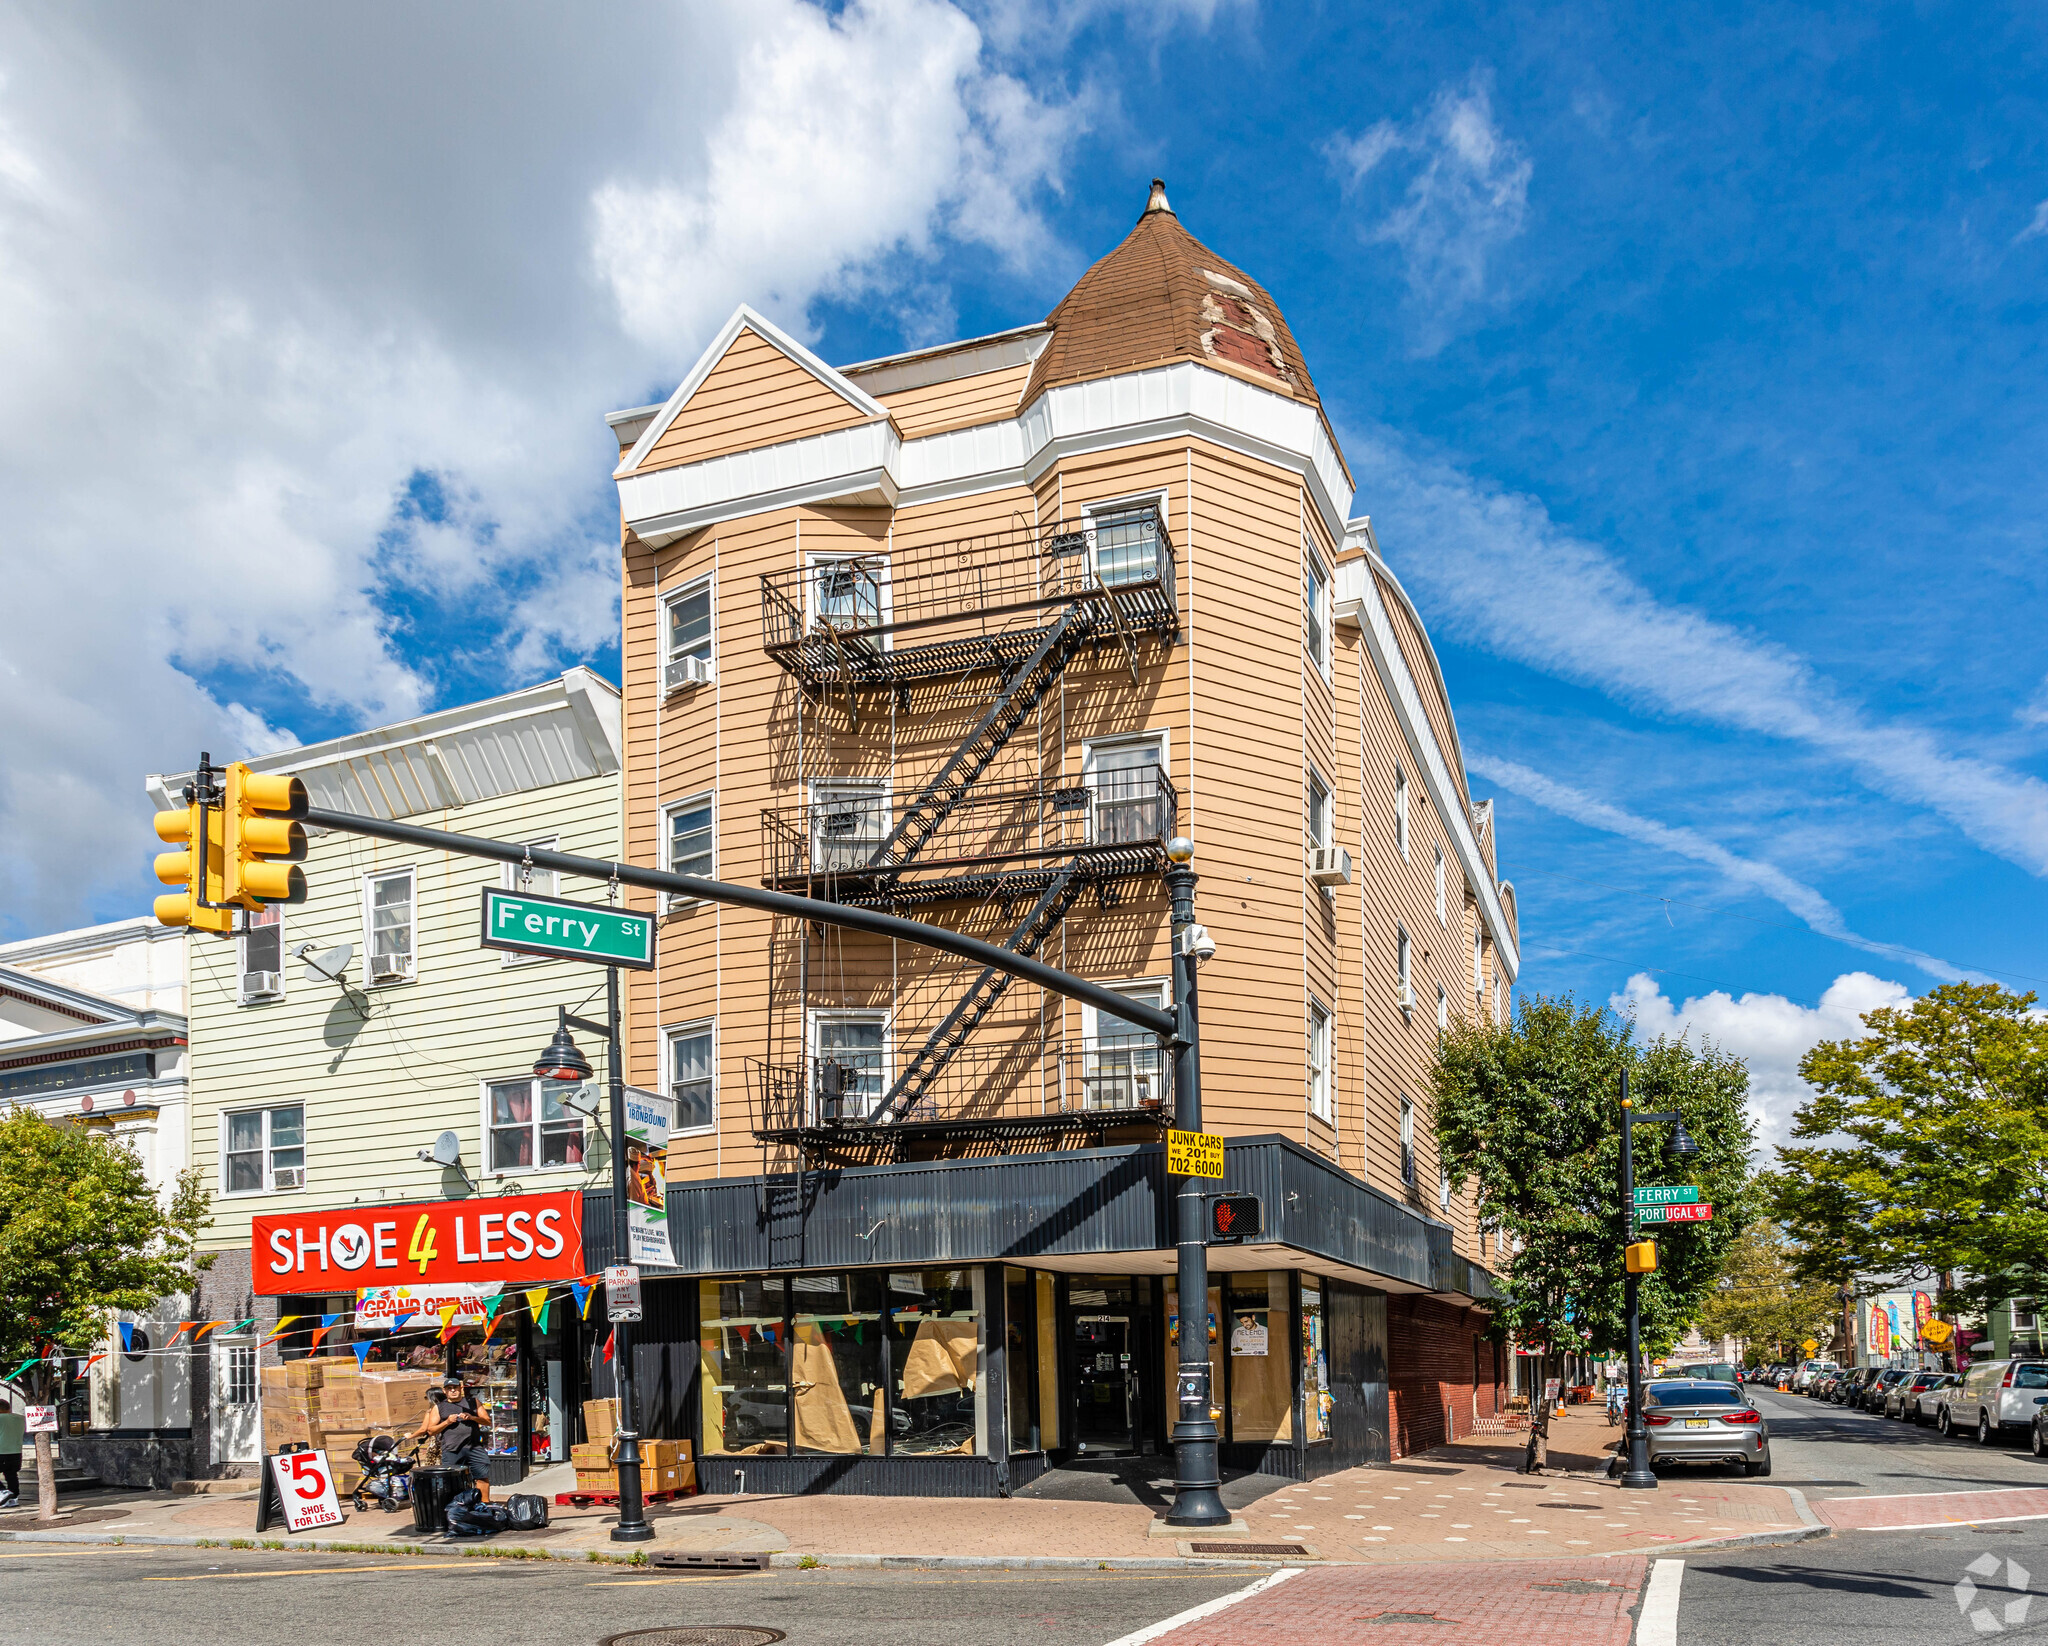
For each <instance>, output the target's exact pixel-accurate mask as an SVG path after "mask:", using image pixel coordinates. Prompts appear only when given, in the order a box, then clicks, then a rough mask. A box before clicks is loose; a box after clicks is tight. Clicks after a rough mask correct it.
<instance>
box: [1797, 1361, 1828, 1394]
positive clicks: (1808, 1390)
mask: <svg viewBox="0 0 2048 1646" xmlns="http://www.w3.org/2000/svg"><path fill="white" fill-rule="evenodd" d="M1834 1369H1835V1363H1834V1362H1833V1361H1832V1360H1802V1361H1800V1363H1799V1369H1798V1370H1797V1371H1796V1372H1794V1373H1793V1374H1792V1389H1793V1392H1794V1393H1795V1394H1802V1395H1810V1394H1812V1393H1813V1385H1814V1384H1815V1382H1816V1381H1818V1380H1819V1378H1820V1377H1821V1375H1822V1374H1823V1373H1824V1372H1832V1371H1833V1370H1834Z"/></svg>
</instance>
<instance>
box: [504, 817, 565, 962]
mask: <svg viewBox="0 0 2048 1646" xmlns="http://www.w3.org/2000/svg"><path fill="white" fill-rule="evenodd" d="M520 844H522V845H524V846H526V847H527V848H528V849H529V850H531V851H536V852H552V851H556V850H559V849H560V847H561V840H560V839H559V838H558V837H557V836H555V835H549V836H548V837H547V839H545V840H526V841H522V842H520ZM498 881H499V884H501V885H502V886H504V888H505V889H506V890H507V891H515V892H530V893H532V894H533V895H534V896H535V897H559V896H560V895H561V887H562V877H561V876H560V875H558V874H556V873H555V871H554V870H553V869H535V870H534V871H533V872H532V873H531V874H528V873H526V872H525V865H524V864H520V863H501V864H499V866H498ZM547 958H548V957H547V956H546V955H544V954H513V953H512V952H511V951H510V950H509V949H508V950H506V951H505V957H504V963H505V964H506V965H507V966H531V965H534V964H536V963H537V962H541V961H545V960H546V959H547Z"/></svg>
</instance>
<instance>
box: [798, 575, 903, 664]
mask: <svg viewBox="0 0 2048 1646" xmlns="http://www.w3.org/2000/svg"><path fill="white" fill-rule="evenodd" d="M810 594H811V621H812V622H814V623H817V624H820V625H822V626H825V627H829V628H831V629H833V630H835V631H836V632H838V633H840V634H841V635H847V634H872V632H873V631H874V630H876V629H878V628H880V627H881V626H882V625H883V624H884V623H886V622H888V620H889V561H888V558H887V557H886V556H884V555H872V554H867V555H814V556H812V558H811V576H810ZM876 638H880V637H876ZM863 643H864V644H867V645H873V644H875V639H870V640H867V641H865V642H863Z"/></svg>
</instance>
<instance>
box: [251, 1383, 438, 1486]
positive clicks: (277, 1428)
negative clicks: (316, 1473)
mask: <svg viewBox="0 0 2048 1646" xmlns="http://www.w3.org/2000/svg"><path fill="white" fill-rule="evenodd" d="M259 1382H260V1385H261V1394H262V1400H263V1445H264V1448H265V1450H267V1451H271V1452H275V1451H276V1450H278V1448H279V1447H281V1446H287V1445H292V1444H297V1445H301V1446H311V1447H314V1448H316V1449H318V1450H321V1451H324V1452H326V1454H327V1464H328V1467H329V1468H330V1469H331V1470H332V1471H333V1473H334V1484H335V1489H336V1490H337V1491H339V1492H341V1493H343V1494H346V1493H348V1492H351V1491H353V1490H355V1487H356V1483H357V1481H358V1480H360V1479H361V1476H362V1470H361V1469H360V1468H359V1467H358V1466H357V1464H356V1462H355V1460H354V1458H353V1457H352V1456H351V1454H352V1453H353V1452H354V1451H355V1449H356V1444H357V1443H358V1442H359V1441H361V1440H363V1439H364V1438H365V1437H366V1436H369V1435H373V1434H388V1435H390V1436H392V1437H393V1438H394V1439H397V1440H403V1439H404V1438H405V1436H407V1435H408V1434H410V1433H412V1431H413V1430H415V1429H417V1428H418V1427H419V1424H420V1417H421V1415H422V1414H423V1413H424V1412H425V1411H426V1406H427V1394H428V1391H429V1390H430V1389H431V1388H432V1387H433V1382H432V1379H431V1378H430V1377H429V1376H428V1374H427V1373H425V1372H401V1371H383V1372H365V1371H362V1370H361V1369H360V1368H359V1367H358V1366H357V1364H356V1361H355V1357H354V1356H353V1355H351V1356H349V1357H348V1358H347V1359H330V1360H293V1361H288V1362H286V1363H285V1364H284V1365H282V1366H265V1367H264V1368H263V1369H262V1371H261V1373H260V1374H259Z"/></svg>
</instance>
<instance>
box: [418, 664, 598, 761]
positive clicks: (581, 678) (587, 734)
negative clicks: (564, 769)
mask: <svg viewBox="0 0 2048 1646" xmlns="http://www.w3.org/2000/svg"><path fill="white" fill-rule="evenodd" d="M562 690H563V691H564V692H565V693H567V694H568V698H569V712H570V713H571V714H573V715H574V716H575V717H576V726H577V729H578V730H579V731H581V732H582V733H583V741H584V742H585V743H587V744H589V746H590V752H591V753H592V754H593V755H594V756H596V758H595V759H594V760H592V762H591V764H592V765H594V766H596V767H597V769H598V770H599V771H600V772H601V773H603V774H604V775H606V776H609V775H610V774H611V773H613V772H615V771H618V770H619V769H620V768H621V767H623V766H624V765H625V763H626V732H625V726H624V724H623V722H624V713H623V705H622V704H621V702H620V699H619V692H618V688H617V687H616V686H614V685H613V684H612V683H611V682H610V681H609V680H607V679H605V678H604V676H602V675H600V674H594V673H592V672H591V671H590V670H589V669H586V668H584V667H583V666H582V665H581V664H579V665H577V666H576V667H575V668H573V669H568V670H565V671H564V672H563V674H562ZM444 780H445V781H447V782H448V786H449V787H450V788H451V789H452V788H454V787H455V784H454V781H453V779H452V777H445V776H444Z"/></svg>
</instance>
